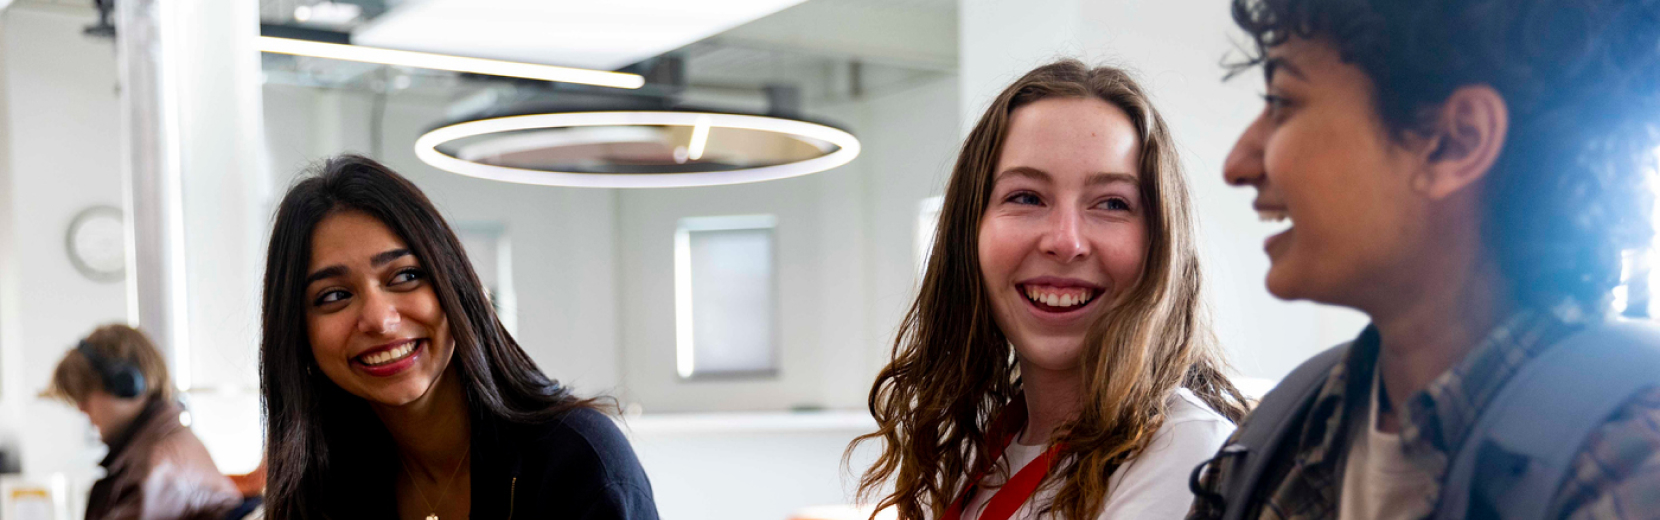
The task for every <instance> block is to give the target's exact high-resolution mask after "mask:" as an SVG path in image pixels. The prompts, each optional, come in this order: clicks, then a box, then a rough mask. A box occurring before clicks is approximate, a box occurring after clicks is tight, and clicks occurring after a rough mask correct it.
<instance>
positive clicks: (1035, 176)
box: [993, 166, 1140, 186]
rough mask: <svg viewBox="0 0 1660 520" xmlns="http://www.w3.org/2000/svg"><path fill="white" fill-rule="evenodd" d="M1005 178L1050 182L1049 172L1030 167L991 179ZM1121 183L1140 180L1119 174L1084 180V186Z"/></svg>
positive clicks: (1000, 174)
mask: <svg viewBox="0 0 1660 520" xmlns="http://www.w3.org/2000/svg"><path fill="white" fill-rule="evenodd" d="M1007 176H1015V177H1026V178H1028V179H1032V180H1035V181H1039V182H1050V181H1051V179H1050V177H1049V172H1045V171H1043V170H1039V169H1037V168H1033V167H1030V166H1016V167H1013V168H1009V169H1007V170H1003V172H1002V173H999V174H997V178H995V179H993V181H998V180H1002V179H1003V177H1007ZM1121 182H1122V183H1128V184H1136V183H1138V182H1140V179H1138V178H1136V176H1135V175H1131V174H1128V173H1121V172H1108V173H1092V174H1090V175H1089V178H1087V179H1085V180H1084V186H1100V185H1103V184H1116V183H1121Z"/></svg>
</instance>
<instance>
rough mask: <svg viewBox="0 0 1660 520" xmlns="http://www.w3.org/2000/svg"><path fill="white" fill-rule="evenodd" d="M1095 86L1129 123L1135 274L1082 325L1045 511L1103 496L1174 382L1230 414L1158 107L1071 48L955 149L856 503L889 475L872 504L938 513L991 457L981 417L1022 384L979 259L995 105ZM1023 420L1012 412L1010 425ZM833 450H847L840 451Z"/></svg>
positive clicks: (1088, 507)
mask: <svg viewBox="0 0 1660 520" xmlns="http://www.w3.org/2000/svg"><path fill="white" fill-rule="evenodd" d="M1086 97H1096V98H1100V99H1102V100H1104V101H1106V102H1108V103H1110V104H1112V105H1113V106H1116V107H1118V108H1119V109H1121V110H1123V111H1124V113H1125V114H1127V115H1129V118H1130V121H1131V122H1132V123H1133V124H1134V125H1135V131H1136V134H1137V135H1138V136H1139V141H1140V145H1141V149H1140V154H1141V155H1140V170H1141V171H1140V178H1141V186H1140V189H1141V197H1142V200H1145V201H1146V206H1145V207H1146V208H1148V214H1147V227H1148V237H1149V239H1148V248H1147V258H1146V259H1145V260H1144V263H1143V268H1142V274H1141V276H1140V278H1139V279H1138V280H1137V281H1136V283H1135V284H1134V285H1133V286H1132V287H1130V288H1129V289H1128V290H1127V291H1125V292H1123V293H1121V294H1119V295H1117V298H1116V299H1115V300H1114V303H1113V304H1112V305H1111V306H1109V308H1108V309H1107V310H1106V312H1104V313H1103V315H1102V316H1101V318H1100V319H1099V321H1097V322H1096V323H1095V324H1093V325H1092V326H1091V329H1090V333H1089V334H1088V335H1087V336H1086V337H1085V339H1084V341H1085V344H1086V345H1094V346H1095V347H1094V348H1089V349H1085V353H1084V357H1083V359H1082V366H1083V367H1084V371H1085V377H1084V386H1085V389H1084V390H1085V391H1084V395H1085V396H1086V397H1085V402H1084V403H1082V406H1081V409H1080V411H1079V413H1078V415H1077V416H1076V417H1074V418H1072V419H1071V420H1069V421H1067V422H1066V423H1065V424H1063V425H1062V426H1061V427H1060V429H1059V430H1057V435H1055V436H1054V437H1053V438H1052V442H1059V443H1061V444H1063V445H1064V446H1065V447H1064V449H1063V451H1062V452H1061V453H1060V457H1059V458H1058V460H1059V461H1061V462H1060V463H1059V464H1058V465H1057V466H1056V468H1055V470H1054V471H1051V472H1050V474H1049V476H1048V477H1046V482H1045V483H1044V485H1045V486H1054V485H1056V484H1057V483H1058V484H1059V489H1058V493H1057V494H1056V496H1055V499H1054V501H1053V502H1051V503H1049V504H1047V505H1045V506H1044V509H1043V512H1044V513H1045V514H1047V513H1050V512H1054V513H1059V514H1060V516H1061V517H1062V518H1074V519H1076V518H1090V517H1093V516H1095V514H1096V512H1097V511H1099V510H1100V508H1101V507H1102V506H1103V501H1104V500H1105V498H1106V496H1107V482H1108V479H1109V478H1110V477H1111V476H1112V473H1113V471H1114V470H1115V469H1116V468H1117V467H1118V466H1120V465H1122V464H1124V463H1125V462H1128V461H1129V460H1131V459H1133V458H1135V457H1136V455H1138V454H1140V453H1141V452H1142V450H1144V449H1146V447H1147V445H1148V443H1149V442H1151V441H1152V437H1153V434H1154V432H1157V431H1158V429H1159V427H1160V426H1161V425H1163V423H1164V418H1165V415H1166V405H1165V398H1166V397H1167V396H1168V395H1169V394H1170V392H1172V391H1174V390H1175V389H1176V388H1177V387H1187V388H1189V389H1192V391H1193V392H1194V393H1195V394H1197V395H1198V396H1199V398H1200V399H1202V400H1203V401H1204V402H1205V403H1206V404H1208V405H1209V406H1210V407H1211V408H1213V409H1215V410H1216V411H1218V412H1220V413H1221V414H1222V415H1224V416H1227V417H1228V418H1229V419H1231V420H1234V421H1238V420H1239V418H1240V417H1242V416H1243V415H1244V414H1245V409H1246V405H1245V400H1244V397H1243V396H1241V395H1240V393H1239V391H1238V390H1237V389H1235V388H1234V386H1233V384H1232V383H1230V382H1229V381H1228V378H1227V377H1226V375H1225V370H1226V369H1227V366H1226V361H1225V359H1224V357H1223V355H1222V353H1221V351H1220V350H1219V349H1218V348H1217V346H1216V342H1215V338H1214V336H1213V335H1212V334H1211V331H1210V327H1209V323H1208V320H1207V316H1206V312H1205V310H1204V308H1203V306H1202V303H1201V300H1200V270H1199V260H1198V255H1197V251H1196V247H1195V243H1194V242H1195V237H1194V230H1193V217H1192V215H1191V214H1190V208H1189V204H1190V201H1189V197H1188V190H1187V183H1186V180H1185V179H1184V176H1183V175H1182V172H1181V167H1180V164H1179V162H1178V161H1177V158H1176V154H1175V148H1174V143H1173V142H1172V140H1171V137H1170V132H1169V130H1168V129H1167V128H1166V127H1165V124H1164V120H1163V119H1162V118H1160V117H1159V115H1158V112H1156V111H1155V110H1154V109H1153V105H1152V103H1151V102H1150V101H1149V100H1148V99H1147V96H1146V95H1145V94H1144V93H1142V90H1141V87H1139V86H1138V85H1136V83H1135V81H1134V80H1132V79H1131V78H1130V76H1129V75H1128V74H1126V73H1125V72H1124V71H1122V70H1119V69H1115V68H1111V67H1096V68H1089V67H1087V66H1085V65H1084V64H1083V63H1080V62H1078V61H1075V60H1065V61H1059V62H1056V63H1051V64H1048V65H1044V66H1042V67H1038V68H1037V69H1035V70H1033V71H1031V72H1029V73H1027V74H1026V75H1025V76H1024V77H1021V78H1020V79H1019V80H1017V81H1015V82H1014V84H1012V85H1009V87H1008V88H1007V89H1005V90H1004V91H1003V92H1002V94H999V95H998V96H997V99H996V100H994V101H992V103H991V106H990V107H989V108H987V109H986V112H985V114H984V115H982V116H980V121H979V123H978V124H976V125H975V126H974V130H973V131H972V132H970V133H969V135H968V139H967V140H966V141H965V142H964V143H963V147H962V151H961V152H960V154H959V155H958V157H957V163H956V166H955V167H954V168H953V170H952V173H951V180H950V183H949V185H948V186H947V187H946V192H945V204H944V207H943V208H942V209H941V211H940V220H939V231H938V235H937V237H938V239H937V240H936V241H935V243H934V246H933V250H932V252H931V253H930V254H929V258H928V269H927V273H926V274H925V275H924V276H923V280H922V290H921V292H920V293H919V294H918V295H917V298H916V301H915V302H914V303H912V304H911V308H910V311H909V312H907V313H906V315H905V319H904V321H903V322H902V323H901V325H900V329H899V334H898V337H897V338H896V339H895V340H894V348H893V354H892V357H891V359H890V361H889V362H888V365H887V366H886V367H884V368H883V369H882V371H881V372H880V373H879V375H878V376H877V378H876V384H875V385H874V387H873V388H872V389H871V392H870V401H869V405H870V412H871V414H872V415H874V416H875V418H876V423H877V425H878V430H877V431H876V432H874V433H870V434H867V435H863V436H860V437H859V438H858V439H855V440H854V441H853V444H852V445H850V446H849V447H848V450H847V455H848V456H851V454H852V452H853V449H854V448H855V447H857V446H858V445H859V444H860V443H863V442H866V441H869V440H873V439H880V440H882V441H883V443H884V446H883V451H882V455H881V456H880V457H879V458H878V459H877V460H876V462H875V464H873V465H872V466H871V467H870V468H869V469H867V470H866V471H865V473H864V475H863V477H862V478H861V479H860V482H859V496H860V498H861V499H864V501H866V502H868V500H869V499H870V498H872V497H873V496H874V495H876V494H878V493H879V490H881V489H882V488H883V486H884V485H885V484H886V483H887V482H889V481H892V482H893V484H894V489H893V492H892V493H891V494H888V495H886V496H884V497H882V499H881V500H880V501H879V502H877V509H878V510H881V509H886V508H889V507H892V508H895V509H896V510H897V512H898V514H899V518H903V519H923V518H940V517H941V516H943V515H944V513H945V510H946V508H947V507H949V506H950V505H951V504H952V502H953V500H955V499H957V498H958V496H959V495H960V494H961V492H962V490H964V489H965V488H966V487H967V486H969V485H972V484H973V483H971V482H967V480H968V478H969V475H970V474H978V473H981V472H989V471H990V470H991V469H992V465H993V464H995V463H996V461H994V460H989V459H988V455H986V453H987V449H988V446H987V442H988V441H987V439H988V438H993V437H996V436H998V435H1002V434H1010V435H1012V434H1013V433H1014V432H1013V431H1010V432H992V431H988V430H989V429H990V428H991V422H992V418H994V417H996V416H997V414H998V413H999V412H1000V411H1001V410H1002V409H1003V407H1004V406H1006V405H1008V404H1009V403H1010V402H1011V400H1013V399H1014V398H1015V396H1016V395H1017V394H1018V393H1019V392H1020V388H1021V384H1020V375H1019V371H1018V369H1017V368H1016V366H1017V365H1016V364H1015V360H1014V353H1013V352H1012V351H1011V349H1010V345H1009V340H1008V339H1007V338H1006V337H1004V335H1003V332H1002V331H1001V330H999V329H998V327H997V324H996V322H995V320H994V319H993V316H992V309H991V303H990V301H989V300H988V299H987V298H988V297H987V294H986V290H985V288H984V287H983V283H982V277H981V273H980V259H979V254H978V252H979V235H980V218H981V216H982V215H983V214H984V213H985V210H986V205H987V204H988V202H989V200H988V199H989V198H990V195H991V191H992V180H993V173H994V172H993V169H995V168H996V165H997V161H998V157H999V153H1000V152H1001V150H1002V148H1003V140H1004V138H1005V134H1006V133H1007V131H1008V126H1009V116H1010V114H1012V113H1013V112H1014V111H1015V110H1017V109H1019V108H1020V107H1022V106H1025V105H1027V104H1030V103H1032V102H1034V101H1037V100H1040V99H1047V98H1086ZM1021 426H1022V425H1019V424H1014V425H1010V426H1009V427H1010V428H1014V429H1018V428H1020V427H1021ZM844 460H846V458H845V457H844Z"/></svg>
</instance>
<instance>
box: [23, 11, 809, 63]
mask: <svg viewBox="0 0 1660 520" xmlns="http://www.w3.org/2000/svg"><path fill="white" fill-rule="evenodd" d="M0 1H3V0H0ZM800 3H802V0H696V1H690V2H689V1H686V0H627V1H599V2H576V1H570V0H421V1H418V2H417V1H404V2H397V4H398V7H397V8H396V9H392V10H390V11H387V12H386V13H385V14H383V15H380V16H377V17H375V18H374V19H373V20H369V21H368V22H367V23H366V24H364V25H363V26H361V27H357V28H355V29H353V30H352V43H356V44H358V45H368V46H371V47H382V48H388V49H409V50H413V51H426V52H436V53H439V54H465V55H468V56H482V57H488V58H495V59H499V60H512V61H525V62H531V63H558V64H561V65H565V66H569V67H584V68H590V69H599V70H616V69H619V68H622V67H626V66H628V65H629V64H631V63H636V62H639V61H640V60H644V59H647V58H650V57H652V56H658V55H661V54H663V53H665V52H669V51H672V50H675V49H678V48H681V47H685V46H686V45H688V44H691V43H692V42H696V41H699V40H702V39H704V38H708V37H710V36H714V35H716V34H719V33H721V32H724V31H726V30H728V29H732V28H734V27H737V26H740V25H743V24H746V23H749V22H751V21H754V20H756V19H759V18H761V17H764V16H767V15H769V14H772V13H775V12H778V11H779V10H782V9H785V8H788V7H790V6H793V5H797V4H800ZM313 16H314V17H315V16H317V15H316V14H313Z"/></svg>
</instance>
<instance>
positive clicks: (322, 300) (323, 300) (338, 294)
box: [311, 289, 351, 307]
mask: <svg viewBox="0 0 1660 520" xmlns="http://www.w3.org/2000/svg"><path fill="white" fill-rule="evenodd" d="M350 297H351V293H348V292H346V291H342V290H339V289H332V290H328V291H323V294H319V295H317V299H316V300H314V301H312V302H311V304H312V305H315V306H318V307H322V306H324V305H328V304H330V303H334V302H339V301H344V300H345V299H346V298H350Z"/></svg>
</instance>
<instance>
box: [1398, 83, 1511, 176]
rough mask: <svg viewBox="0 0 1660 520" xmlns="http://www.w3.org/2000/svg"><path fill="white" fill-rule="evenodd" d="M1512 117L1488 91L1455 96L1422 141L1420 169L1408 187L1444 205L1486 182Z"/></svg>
mask: <svg viewBox="0 0 1660 520" xmlns="http://www.w3.org/2000/svg"><path fill="white" fill-rule="evenodd" d="M1509 129H1510V111H1509V109H1508V108H1507V107H1506V106H1505V104H1504V96H1502V95H1500V94H1499V92H1498V91H1497V90H1494V89H1493V87H1491V86H1487V85H1466V86H1463V87H1459V88H1458V89H1457V90H1454V91H1453V93H1452V95H1450V96H1447V100H1446V101H1445V102H1444V103H1442V104H1441V108H1439V109H1437V111H1436V114H1435V122H1434V126H1433V127H1431V128H1430V129H1429V130H1430V131H1429V134H1428V135H1427V136H1426V137H1428V138H1429V142H1428V143H1427V144H1428V146H1426V147H1425V148H1424V153H1425V155H1426V156H1425V158H1424V168H1423V170H1421V171H1420V172H1419V173H1418V174H1417V177H1416V178H1414V179H1413V182H1412V186H1413V188H1414V189H1417V190H1418V191H1419V192H1421V193H1423V194H1424V195H1425V196H1427V197H1429V198H1430V199H1431V200H1442V199H1445V198H1447V197H1448V196H1451V195H1453V194H1455V193H1458V192H1460V191H1463V190H1464V188H1466V187H1468V186H1470V185H1472V184H1475V183H1476V182H1477V181H1480V180H1481V179H1483V178H1485V177H1486V176H1487V173H1488V172H1489V171H1491V170H1492V169H1493V163H1495V162H1497V161H1498V158H1499V153H1500V152H1501V151H1503V149H1504V139H1505V135H1506V133H1507V132H1508V131H1509Z"/></svg>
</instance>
